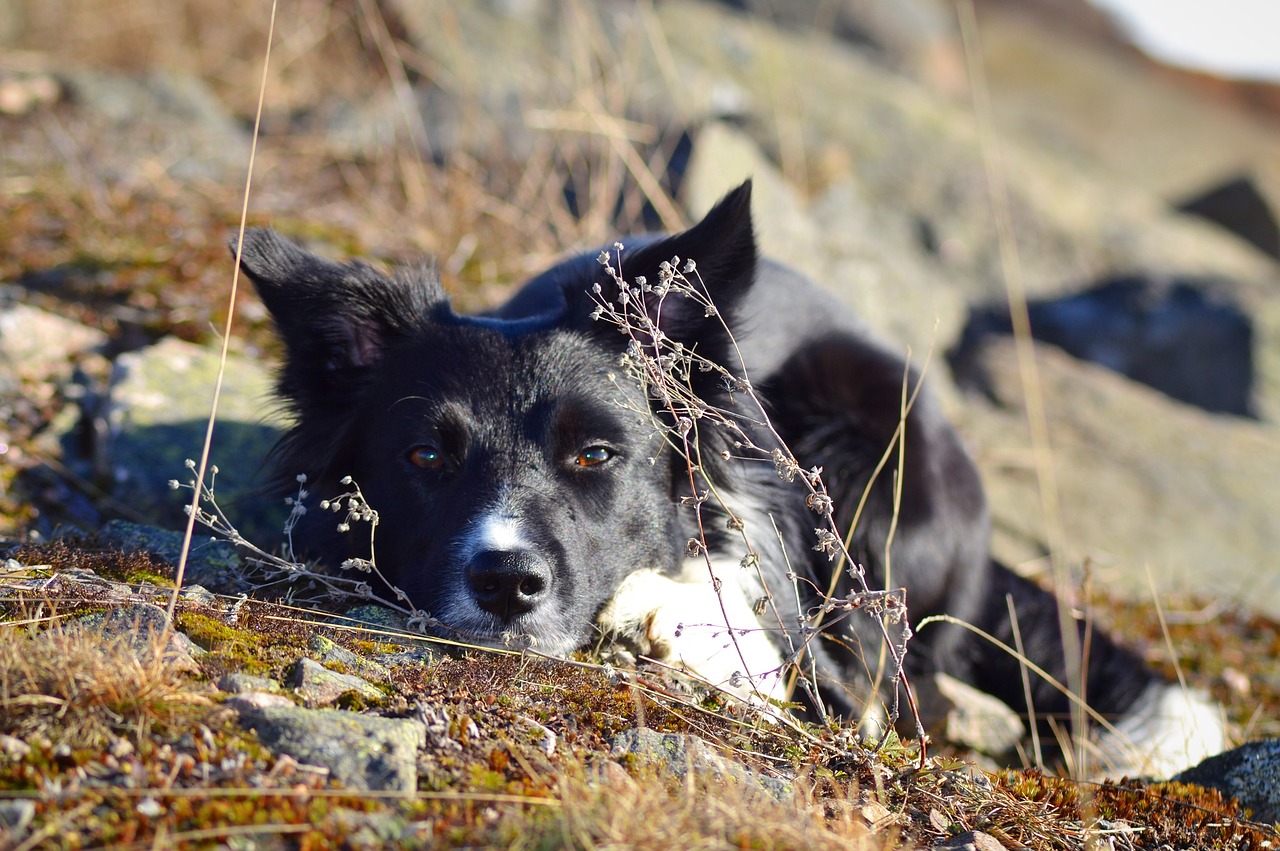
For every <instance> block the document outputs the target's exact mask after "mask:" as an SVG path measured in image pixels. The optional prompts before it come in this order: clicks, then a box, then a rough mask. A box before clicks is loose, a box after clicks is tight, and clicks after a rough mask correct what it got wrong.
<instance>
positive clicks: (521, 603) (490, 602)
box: [467, 550, 551, 621]
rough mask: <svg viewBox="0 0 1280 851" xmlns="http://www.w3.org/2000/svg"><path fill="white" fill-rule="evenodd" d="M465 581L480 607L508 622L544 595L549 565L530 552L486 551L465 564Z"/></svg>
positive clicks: (545, 593) (547, 583) (547, 586)
mask: <svg viewBox="0 0 1280 851" xmlns="http://www.w3.org/2000/svg"><path fill="white" fill-rule="evenodd" d="M467 582H468V584H470V586H471V593H472V595H473V596H475V598H476V602H477V603H479V604H480V608H482V609H484V610H485V611H486V612H490V613H492V614H495V615H497V616H498V617H500V618H502V619H503V620H504V621H509V620H511V619H512V618H514V617H516V616H517V615H522V614H524V613H525V612H528V611H532V610H533V608H534V607H535V606H537V605H538V602H539V601H540V600H542V598H543V597H545V596H546V595H547V589H548V588H549V587H550V586H551V565H549V564H547V561H546V559H544V558H542V557H541V556H539V555H538V554H537V553H534V552H531V551H529V550H485V551H484V552H480V553H476V555H475V556H474V557H473V558H472V559H471V561H470V563H469V564H468V565H467Z"/></svg>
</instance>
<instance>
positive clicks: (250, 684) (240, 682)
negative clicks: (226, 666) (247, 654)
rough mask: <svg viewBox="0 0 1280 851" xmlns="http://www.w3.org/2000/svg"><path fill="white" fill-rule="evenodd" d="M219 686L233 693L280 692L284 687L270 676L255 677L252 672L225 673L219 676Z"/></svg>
mask: <svg viewBox="0 0 1280 851" xmlns="http://www.w3.org/2000/svg"><path fill="white" fill-rule="evenodd" d="M218 688H219V689H221V690H222V691H225V692H230V693H231V694H249V693H252V692H267V693H269V694H280V693H281V692H282V691H283V689H282V688H281V686H280V684H279V683H278V682H276V681H275V680H273V679H271V678H270V677H255V676H253V675H252V674H234V673H233V674H223V675H222V676H221V677H219V678H218Z"/></svg>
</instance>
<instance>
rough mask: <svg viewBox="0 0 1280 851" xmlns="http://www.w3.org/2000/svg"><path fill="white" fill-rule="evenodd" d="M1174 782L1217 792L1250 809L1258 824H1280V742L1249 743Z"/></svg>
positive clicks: (1190, 769) (1204, 764)
mask: <svg viewBox="0 0 1280 851" xmlns="http://www.w3.org/2000/svg"><path fill="white" fill-rule="evenodd" d="M1173 780H1174V782H1176V783H1193V784H1195V785H1197V786H1207V787H1209V788H1211V789H1217V790H1218V791H1220V792H1222V794H1224V795H1227V796H1230V797H1232V798H1235V799H1236V800H1237V801H1239V802H1240V806H1241V807H1243V808H1245V809H1247V810H1250V811H1251V812H1252V818H1253V820H1254V821H1257V822H1262V823H1264V824H1275V823H1280V739H1263V740H1261V741H1257V742H1246V743H1245V744H1243V745H1241V746H1240V747H1238V748H1236V749H1234V750H1230V751H1227V752H1226V753H1222V754H1218V755H1217V756H1211V757H1209V758H1208V759H1206V760H1205V761H1204V762H1202V763H1200V764H1199V765H1197V766H1195V767H1193V768H1188V769H1187V770H1186V771H1184V772H1182V773H1181V774H1179V775H1177V776H1176V777H1174V778H1173Z"/></svg>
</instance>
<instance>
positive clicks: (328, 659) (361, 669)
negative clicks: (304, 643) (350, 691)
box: [308, 635, 391, 681]
mask: <svg viewBox="0 0 1280 851" xmlns="http://www.w3.org/2000/svg"><path fill="white" fill-rule="evenodd" d="M308 647H310V649H311V651H312V652H313V653H315V654H317V658H318V659H319V661H320V662H323V663H326V664H336V665H340V666H341V667H343V668H346V669H347V670H348V671H351V672H352V673H353V674H355V675H357V676H360V677H364V678H366V679H372V680H384V681H385V680H389V679H390V678H391V671H389V670H388V669H387V667H386V666H385V665H380V664H378V663H377V662H373V661H370V660H368V659H366V658H364V657H363V656H361V655H360V654H358V653H352V652H351V651H350V650H348V649H347V648H345V647H342V646H340V645H338V644H335V643H334V642H332V641H331V640H329V639H328V638H325V637H324V636H323V635H315V636H312V637H311V641H310V643H309V644H308Z"/></svg>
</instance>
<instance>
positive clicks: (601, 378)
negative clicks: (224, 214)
mask: <svg viewBox="0 0 1280 851" xmlns="http://www.w3.org/2000/svg"><path fill="white" fill-rule="evenodd" d="M749 204H750V187H749V185H744V186H743V187H741V188H739V189H738V190H736V191H735V192H734V193H732V194H730V195H729V196H727V197H726V198H725V199H724V200H723V201H722V202H721V203H720V204H719V205H717V206H716V207H715V208H714V209H713V210H712V211H711V212H710V213H709V214H708V215H707V217H706V218H705V219H704V220H703V221H702V222H700V223H699V224H698V225H695V226H694V227H693V228H691V229H690V230H688V231H685V232H683V233H680V234H676V235H674V236H669V237H663V238H659V239H656V240H655V239H652V238H649V239H647V240H642V241H640V242H639V243H638V244H637V247H636V248H634V249H625V248H624V250H623V252H622V254H621V268H622V271H623V274H624V276H625V277H626V279H627V280H628V281H634V280H635V278H636V277H645V278H647V280H649V281H651V282H653V281H657V280H658V275H659V266H660V264H661V263H663V262H664V261H669V260H670V259H671V258H672V257H673V256H679V257H681V258H693V259H694V260H695V261H696V262H697V264H698V269H699V273H700V275H701V278H702V280H703V281H704V282H705V284H706V286H707V288H708V291H709V292H710V294H711V296H712V298H713V299H715V301H716V303H717V306H718V307H719V309H720V310H721V312H722V313H726V314H728V313H730V312H731V311H732V309H733V307H734V305H735V304H737V303H738V301H739V300H740V299H741V297H742V296H743V295H744V294H745V293H746V292H747V290H748V289H749V287H750V286H751V283H752V280H753V278H754V274H755V266H756V254H755V246H754V240H753V237H752V230H751V219H750V212H749ZM616 256H617V255H616V254H615V258H616ZM592 258H594V255H583V256H582V257H578V258H574V259H572V260H569V261H566V262H565V263H563V264H561V265H560V266H557V267H556V268H554V269H552V270H550V271H548V272H547V273H544V274H543V275H542V276H540V277H539V278H538V279H537V280H536V281H535V282H533V284H531V285H530V286H529V287H527V288H526V291H525V294H524V295H522V296H520V297H518V298H517V299H515V300H513V302H512V303H511V304H510V305H508V307H507V308H504V309H502V310H499V311H497V312H496V313H495V314H493V315H489V316H460V315H456V314H454V313H453V311H452V310H451V309H450V306H449V303H448V300H447V298H446V296H445V295H444V292H443V290H442V289H441V287H440V285H439V283H438V281H437V279H436V277H435V275H434V274H433V273H432V272H431V271H430V270H429V269H425V268H419V269H415V270H411V271H401V272H398V273H397V274H395V275H394V276H386V275H383V274H381V273H380V272H378V271H376V270H374V269H373V268H371V267H369V266H367V265H364V264H361V263H358V262H353V263H348V264H338V263H334V262H331V261H328V260H324V259H322V258H319V257H316V256H313V255H311V254H308V253H307V252H305V251H303V250H302V249H300V248H298V247H297V246H295V245H293V244H291V243H289V242H287V241H285V240H284V239H281V238H280V237H279V236H277V235H275V234H274V233H272V232H270V231H266V230H255V231H251V232H249V233H247V234H246V238H245V245H244V251H243V257H242V267H243V269H244V271H245V272H246V274H248V276H249V277H250V278H252V280H253V281H254V283H255V284H256V285H257V289H258V293H259V294H260V296H261V297H262V300H263V302H264V303H265V304H266V306H267V308H268V310H269V311H270V312H271V315H272V316H273V318H274V319H275V323H276V327H277V329H278V331H279V334H280V336H281V338H282V340H283V342H284V346H285V358H284V363H283V366H282V368H281V371H280V374H279V378H278V385H277V389H278V394H279V396H280V397H281V399H282V400H283V401H284V403H285V404H286V405H287V406H288V407H289V409H290V411H291V413H292V414H293V415H294V419H295V425H294V427H293V428H292V429H291V430H290V431H289V433H288V434H287V435H286V436H285V437H284V439H283V440H282V441H281V444H280V446H279V447H278V448H277V453H276V459H275V466H276V469H277V472H278V473H279V474H280V476H281V479H282V481H284V480H288V481H292V479H293V478H294V477H295V476H296V475H297V474H299V473H305V474H306V475H307V476H308V482H309V487H310V488H311V489H312V490H313V492H315V493H317V494H318V496H319V497H331V496H333V495H335V494H337V493H339V492H341V491H342V490H344V488H343V486H342V485H341V484H340V482H341V480H342V478H343V477H345V476H351V477H352V478H353V479H354V480H355V481H356V482H357V483H358V484H359V486H360V487H361V489H362V490H363V492H364V494H365V496H366V498H367V500H368V503H369V505H370V506H372V507H373V508H374V509H376V510H377V511H378V513H379V515H380V523H379V525H378V526H377V529H376V534H375V537H374V540H373V555H374V557H375V560H376V564H377V566H378V568H379V570H380V571H381V572H382V574H383V575H384V576H385V577H386V579H387V581H388V582H389V583H390V584H391V585H392V586H394V587H396V588H399V589H400V590H402V591H403V592H405V593H406V594H407V595H408V597H409V599H410V600H412V601H413V603H414V604H415V605H416V606H417V607H419V608H420V609H423V610H425V611H426V612H428V613H429V614H430V615H432V616H433V617H434V618H436V619H437V620H438V621H440V622H442V623H443V624H445V625H446V627H448V628H449V629H451V630H454V631H456V632H457V633H458V634H459V635H461V636H463V637H466V638H469V639H472V640H482V641H490V642H498V641H502V640H507V639H510V638H516V639H524V640H532V642H533V643H534V644H535V646H537V647H538V648H539V649H542V650H544V651H546V652H551V653H564V652H567V651H568V650H571V649H573V648H574V647H576V646H578V645H579V644H581V643H582V642H583V641H584V640H586V639H587V638H588V637H589V635H590V630H591V624H592V622H593V620H594V617H595V615H596V613H597V612H598V611H599V610H600V608H601V607H602V606H603V605H604V603H605V602H607V601H608V600H609V599H610V598H611V597H612V596H613V593H614V591H615V590H616V589H617V587H618V585H619V584H620V583H621V581H622V579H623V578H625V577H626V576H627V575H628V574H629V573H631V572H633V571H635V570H637V569H640V568H657V569H671V568H674V567H675V564H676V562H677V561H678V560H679V558H680V557H681V555H682V553H683V551H684V546H685V543H684V542H685V539H684V537H682V535H681V532H680V526H681V524H680V519H679V516H678V508H677V503H678V498H677V496H676V494H677V492H678V490H679V487H680V486H679V483H678V480H677V478H676V475H675V474H676V471H677V466H676V465H675V464H673V463H672V459H671V453H670V452H669V451H665V450H664V449H663V446H662V438H661V437H660V435H659V434H658V433H657V432H656V431H655V429H654V426H653V422H652V420H651V419H650V417H649V416H648V414H647V411H648V405H649V402H648V401H647V400H646V399H645V398H644V397H643V394H642V393H641V392H640V390H639V388H637V387H633V386H631V385H630V383H629V381H628V380H627V379H626V378H625V376H624V375H623V372H622V370H621V369H620V368H619V355H620V354H621V353H622V351H623V350H624V349H625V347H626V344H627V338H626V337H625V336H624V335H622V334H621V333H619V331H618V330H617V328H615V327H611V326H609V325H608V324H607V323H604V322H598V321H594V320H593V319H592V312H593V310H594V308H595V306H596V305H595V303H594V301H593V299H592V293H593V291H594V285H595V284H597V283H599V284H600V285H601V290H600V296H598V297H601V296H602V297H604V298H616V295H617V292H616V289H617V288H616V284H614V282H613V281H611V279H610V277H609V276H608V275H607V274H606V270H605V269H604V268H603V267H602V266H600V265H598V264H596V263H595V262H594V260H593V259H592ZM646 298H648V296H646ZM517 304H521V305H522V306H521V307H519V309H514V308H512V305H517ZM644 308H645V309H646V310H650V311H652V315H653V316H654V317H655V319H656V320H657V321H658V323H659V325H660V327H661V328H662V329H663V331H664V333H666V334H668V335H670V336H671V337H672V338H674V339H677V340H680V341H682V342H683V343H684V344H685V345H687V346H692V347H696V348H698V349H699V350H700V351H705V352H708V353H711V354H713V355H722V354H723V353H725V352H727V350H728V336H727V334H725V332H724V329H723V326H722V324H721V321H720V319H719V318H718V317H714V316H708V315H707V312H706V310H705V308H704V307H703V306H702V305H700V304H697V303H695V302H694V301H693V300H691V299H685V298H677V297H672V298H669V299H667V300H666V301H665V303H664V304H663V305H662V306H661V309H660V310H659V308H658V305H657V303H656V302H653V303H647V302H646V303H645V305H644ZM707 392H713V391H711V389H710V387H708V388H707ZM655 459H656V460H655ZM340 520H341V516H335V515H333V514H330V513H328V512H322V511H319V510H317V509H314V508H313V509H312V511H311V512H310V513H309V514H308V515H307V517H306V518H305V521H304V523H303V524H302V526H300V527H299V529H298V530H297V531H296V532H295V538H298V537H302V538H303V539H304V544H303V546H304V548H306V549H308V550H309V551H310V552H311V553H312V554H314V555H317V556H318V557H320V558H321V559H322V560H325V561H329V562H332V563H335V564H336V563H337V562H340V561H342V560H343V559H345V558H349V557H361V558H368V557H369V546H370V540H369V535H368V534H367V532H366V533H363V534H357V533H356V532H355V531H352V532H347V533H346V534H341V533H339V532H338V531H337V526H338V524H339V522H340Z"/></svg>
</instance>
